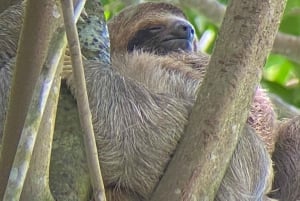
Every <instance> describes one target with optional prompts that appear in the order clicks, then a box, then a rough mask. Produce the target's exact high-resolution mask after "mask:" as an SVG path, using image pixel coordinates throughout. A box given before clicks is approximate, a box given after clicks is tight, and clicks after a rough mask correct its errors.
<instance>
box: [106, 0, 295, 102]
mask: <svg viewBox="0 0 300 201" xmlns="http://www.w3.org/2000/svg"><path fill="white" fill-rule="evenodd" d="M101 2H102V4H103V5H104V9H105V15H106V18H107V19H110V18H111V17H112V16H113V15H114V14H115V13H117V12H118V11H120V10H121V9H122V8H124V7H125V6H126V4H127V5H128V4H130V3H132V2H138V0H136V1H134V0H131V1H130V0H127V1H125V0H123V1H122V0H101ZM219 2H220V3H222V4H225V5H226V4H227V2H228V0H219ZM184 11H185V14H186V15H187V16H188V18H189V20H190V21H191V22H192V23H193V24H194V26H195V28H196V33H197V36H198V38H201V37H203V36H205V37H204V38H205V39H204V41H205V42H204V45H203V46H202V47H203V50H204V51H206V52H208V53H211V51H212V48H213V45H214V42H215V39H216V36H217V33H218V27H217V26H216V25H214V24H212V23H211V22H210V21H209V20H208V19H206V18H205V17H204V16H201V15H200V14H199V13H198V12H196V11H195V10H192V9H190V8H186V9H184ZM280 31H281V32H283V33H288V34H292V35H295V36H299V37H300V0H288V1H287V6H286V9H285V12H284V16H283V18H282V22H281V25H280ZM299 51H300V47H299ZM299 78H300V64H299V63H295V62H293V61H291V60H289V59H288V58H286V57H284V56H281V55H276V54H270V56H269V58H268V60H267V62H266V64H265V67H264V70H263V79H262V81H261V84H262V86H263V87H264V88H266V89H268V91H269V92H271V93H274V94H277V95H278V96H280V97H281V98H282V99H283V100H285V101H286V102H288V103H290V104H292V105H294V106H297V107H300V83H299Z"/></svg>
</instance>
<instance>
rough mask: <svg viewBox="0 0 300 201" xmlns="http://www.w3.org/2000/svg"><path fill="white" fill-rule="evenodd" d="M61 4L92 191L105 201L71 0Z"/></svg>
mask: <svg viewBox="0 0 300 201" xmlns="http://www.w3.org/2000/svg"><path fill="white" fill-rule="evenodd" d="M61 2H62V8H63V16H64V21H65V27H66V33H67V39H68V44H69V49H70V53H71V59H72V67H73V74H74V79H75V85H76V89H77V90H76V98H77V103H78V111H79V117H80V123H81V126H82V128H83V131H84V133H85V135H84V142H85V149H86V154H87V161H88V167H89V171H90V176H91V181H92V186H93V191H94V199H95V200H96V201H105V200H106V198H105V191H104V184H103V180H102V175H101V171H100V165H99V159H98V152H97V147H96V140H95V135H94V130H93V126H92V115H91V112H90V109H89V102H88V97H87V92H86V84H85V77H84V70H83V64H82V56H81V51H80V44H79V37H78V33H77V29H76V24H75V22H74V20H73V16H74V13H73V4H72V1H71V0H61Z"/></svg>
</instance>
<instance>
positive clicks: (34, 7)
mask: <svg viewBox="0 0 300 201" xmlns="http://www.w3.org/2000/svg"><path fill="white" fill-rule="evenodd" d="M54 8H55V0H50V1H39V0H28V1H27V5H26V10H25V19H24V26H23V27H22V31H21V38H20V41H19V49H18V54H17V62H16V69H15V72H14V78H13V84H12V88H11V95H10V101H9V106H8V112H7V119H6V124H5V128H4V136H3V147H2V151H1V157H0V184H1V188H0V199H2V198H3V195H4V190H5V187H6V185H7V180H8V177H9V172H10V170H11V166H12V163H13V160H14V156H15V153H16V149H17V145H18V142H19V139H20V134H21V132H22V129H23V125H24V121H25V117H26V113H27V111H28V107H29V103H30V101H31V97H32V93H33V89H34V87H35V84H36V81H37V79H38V76H39V74H40V71H41V68H42V66H43V63H44V60H45V57H46V53H47V49H48V44H49V40H50V34H51V32H52V30H53V25H54V24H55V22H56V20H57V16H56V15H55V9H54Z"/></svg>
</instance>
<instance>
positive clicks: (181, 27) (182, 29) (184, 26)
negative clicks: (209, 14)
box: [173, 21, 195, 40]
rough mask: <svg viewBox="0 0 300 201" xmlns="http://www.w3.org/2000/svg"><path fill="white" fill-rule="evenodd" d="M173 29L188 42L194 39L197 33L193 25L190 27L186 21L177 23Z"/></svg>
mask: <svg viewBox="0 0 300 201" xmlns="http://www.w3.org/2000/svg"><path fill="white" fill-rule="evenodd" d="M173 27H174V32H175V33H176V35H177V36H178V37H180V38H184V39H187V40H193V39H194V33H195V31H194V28H193V27H192V25H190V24H189V23H187V22H185V21H176V22H175V24H174V26H173Z"/></svg>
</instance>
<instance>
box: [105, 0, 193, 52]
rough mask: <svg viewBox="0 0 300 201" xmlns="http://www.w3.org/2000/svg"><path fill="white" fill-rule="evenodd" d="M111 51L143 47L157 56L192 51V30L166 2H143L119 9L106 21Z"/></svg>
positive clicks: (177, 11)
mask: <svg viewBox="0 0 300 201" xmlns="http://www.w3.org/2000/svg"><path fill="white" fill-rule="evenodd" d="M108 28H109V33H110V38H111V50H112V53H114V52H124V51H127V52H132V51H134V50H143V51H147V52H152V53H155V54H159V55H164V54H168V53H170V52H174V51H175V52H176V51H186V52H189V51H195V48H196V46H195V40H196V39H195V38H196V37H195V31H194V28H193V26H192V25H191V24H190V23H189V22H188V21H187V19H186V16H185V15H184V13H183V12H182V11H181V10H180V9H179V8H177V7H175V6H173V5H171V4H167V3H153V2H152V3H150V2H148V3H143V4H139V5H136V6H131V7H128V8H126V9H124V10H123V11H121V12H120V13H119V14H118V15H117V16H116V17H114V18H113V19H112V20H110V22H109V23H108Z"/></svg>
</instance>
